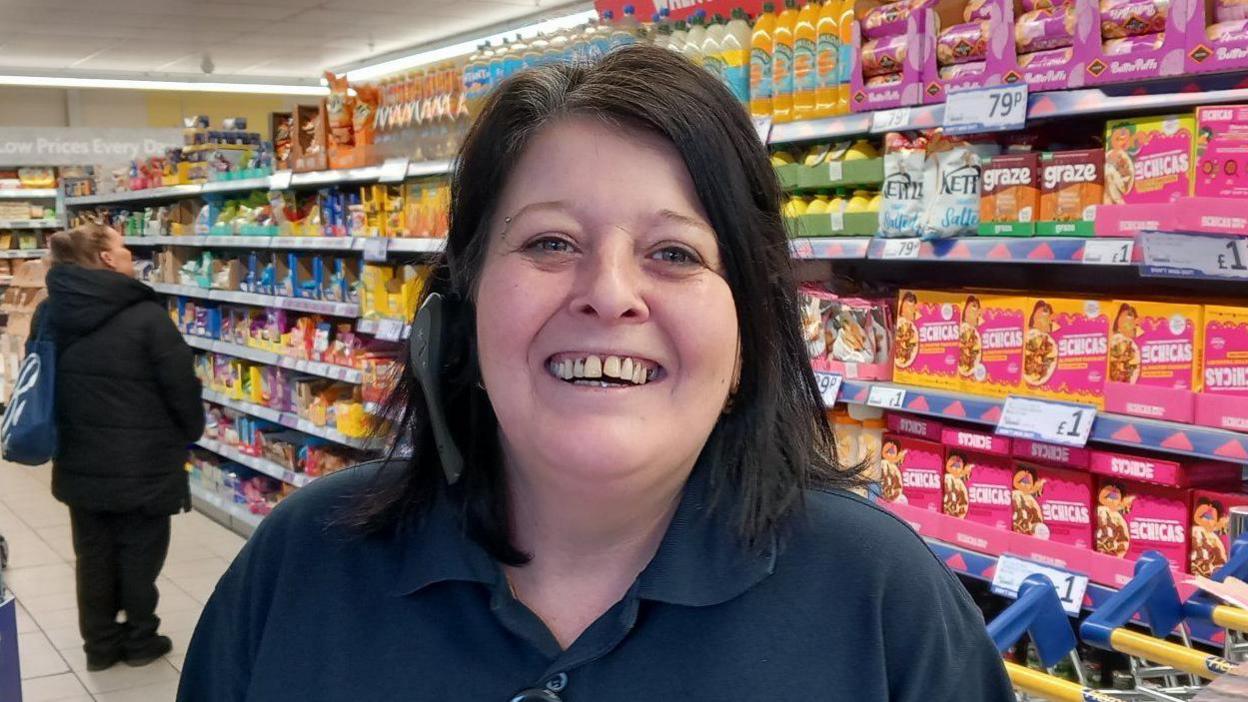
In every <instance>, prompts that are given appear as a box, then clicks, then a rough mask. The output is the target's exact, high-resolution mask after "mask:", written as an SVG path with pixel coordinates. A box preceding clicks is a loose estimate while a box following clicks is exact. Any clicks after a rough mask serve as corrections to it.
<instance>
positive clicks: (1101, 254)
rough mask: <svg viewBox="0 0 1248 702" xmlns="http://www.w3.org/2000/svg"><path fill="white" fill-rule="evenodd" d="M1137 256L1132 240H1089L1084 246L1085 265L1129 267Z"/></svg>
mask: <svg viewBox="0 0 1248 702" xmlns="http://www.w3.org/2000/svg"><path fill="white" fill-rule="evenodd" d="M1134 255H1135V241H1133V240H1131V239H1126V240H1122V239H1089V240H1088V241H1087V242H1085V243H1084V245H1083V261H1082V262H1083V263H1085V264H1088V265H1098V266H1129V265H1131V258H1132V256H1134Z"/></svg>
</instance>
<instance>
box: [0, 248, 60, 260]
mask: <svg viewBox="0 0 1248 702" xmlns="http://www.w3.org/2000/svg"><path fill="white" fill-rule="evenodd" d="M46 255H48V250H47V249H13V250H11V251H9V250H6V251H0V258H43V257H44V256H46Z"/></svg>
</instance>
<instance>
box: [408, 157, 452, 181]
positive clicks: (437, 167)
mask: <svg viewBox="0 0 1248 702" xmlns="http://www.w3.org/2000/svg"><path fill="white" fill-rule="evenodd" d="M453 170H455V162H454V161H450V160H442V161H418V162H416V163H409V164H408V166H407V177H408V178H420V177H423V176H434V175H446V174H448V173H450V172H451V171H453Z"/></svg>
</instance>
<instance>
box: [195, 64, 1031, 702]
mask: <svg viewBox="0 0 1248 702" xmlns="http://www.w3.org/2000/svg"><path fill="white" fill-rule="evenodd" d="M452 200H453V201H452V212H451V231H450V237H449V240H448V244H447V256H446V258H445V260H443V261H441V262H440V263H439V264H438V266H437V268H436V271H435V274H434V276H433V277H432V280H431V283H430V286H429V290H428V291H426V294H427V295H428V296H430V298H429V299H430V300H431V302H430V306H429V307H428V308H426V310H424V311H422V314H421V315H420V316H418V319H417V324H416V325H415V328H416V329H418V330H420V331H419V332H414V334H413V336H414V337H416V338H417V341H416V342H414V346H413V362H414V366H413V367H412V368H409V373H407V374H405V379H404V381H403V382H402V383H401V384H400V386H399V388H398V389H397V391H396V394H395V396H394V399H393V404H394V408H393V409H394V412H395V414H397V415H398V416H400V417H401V421H400V422H399V426H402V427H403V428H404V430H405V431H407V432H410V436H409V438H410V443H411V445H412V447H413V452H412V457H411V458H410V459H408V460H403V459H398V458H392V459H391V460H389V461H386V462H383V463H380V464H374V465H369V466H361V467H359V468H357V469H354V470H351V471H345V472H343V473H340V474H338V475H335V476H332V477H329V478H325V479H322V480H318V481H316V483H314V484H312V485H310V486H308V487H307V488H304V489H302V490H300V491H299V492H298V493H297V494H296V495H294V496H292V497H291V498H289V499H288V500H286V501H284V502H283V503H282V504H281V506H280V507H279V508H278V509H277V510H275V511H274V513H273V514H272V515H271V516H270V517H269V518H267V519H266V520H265V521H264V523H263V524H262V526H261V528H260V529H259V530H258V531H257V533H256V535H255V536H254V537H253V539H252V541H251V543H250V544H249V545H248V547H247V548H246V549H245V550H244V552H243V553H242V554H241V555H240V556H239V560H238V561H237V562H236V563H235V564H234V566H233V567H232V568H231V570H230V572H229V573H227V575H226V576H225V578H224V579H223V580H222V582H221V584H220V585H219V586H218V589H217V591H216V593H215V594H214V595H213V598H212V601H211V602H210V603H209V604H208V607H207V608H206V610H205V612H204V615H203V620H202V621H201V624H200V626H199V629H198V630H197V632H196V635H195V639H194V641H193V642H192V645H191V649H190V651H189V654H188V656H187V659H186V664H185V668H184V670H183V680H182V686H181V690H180V694H179V699H181V700H184V701H186V702H189V701H192V700H213V701H214V702H218V701H221V700H265V701H266V702H268V701H270V700H296V699H334V700H336V699H348V698H351V697H355V698H359V699H368V700H400V699H455V700H474V701H475V700H499V701H500V702H505V701H506V700H513V701H520V702H524V701H530V702H531V701H535V700H547V701H549V700H566V701H573V700H585V701H588V700H593V702H614V701H615V700H638V699H645V700H708V701H709V700H725V699H732V700H738V699H740V700H746V699H766V700H774V701H778V702H780V701H786V702H787V701H796V700H803V701H805V700H833V701H840V700H846V701H848V700H920V699H923V700H945V699H958V700H967V701H971V702H975V701H978V700H1007V699H1012V695H1011V693H1010V689H1009V683H1008V680H1007V679H1006V678H1005V676H1004V673H1003V670H1002V667H1001V664H1000V661H999V659H998V657H997V654H996V652H995V650H994V649H993V647H992V644H991V643H990V642H989V640H988V638H987V635H986V633H985V631H984V627H983V622H982V619H980V618H979V614H978V611H977V610H976V609H975V606H974V604H973V603H972V602H971V601H970V599H969V597H968V596H967V594H966V592H965V591H963V590H962V589H961V586H960V584H959V583H958V582H957V580H956V579H955V578H954V577H953V576H952V575H951V574H950V573H949V572H948V571H947V570H946V569H945V568H944V566H943V565H942V564H941V563H940V562H939V561H937V560H936V559H935V557H934V556H933V555H932V554H931V553H930V552H929V551H927V550H926V547H925V546H924V545H923V543H922V541H921V540H920V539H919V538H918V537H917V536H916V535H915V534H914V533H913V532H911V531H910V530H909V529H908V528H907V527H906V526H905V525H904V524H902V523H900V522H899V521H897V520H896V519H895V518H893V517H891V516H890V515H889V514H888V513H886V512H884V511H882V510H879V509H877V508H876V507H874V506H872V505H871V504H870V503H868V502H866V501H864V500H861V499H859V498H858V497H856V496H855V495H852V494H850V493H849V492H847V491H845V490H844V489H843V488H847V487H855V486H857V485H859V484H861V482H862V478H860V477H859V475H858V473H859V471H858V469H857V468H856V467H853V466H844V465H840V464H839V463H838V461H837V457H836V455H835V449H834V444H833V441H832V440H831V437H830V434H829V430H828V427H827V424H826V422H825V420H824V419H823V408H822V404H821V400H820V396H819V392H818V390H817V387H816V385H815V382H814V377H813V374H812V372H811V369H810V366H809V365H808V363H807V361H806V356H805V349H804V344H803V342H802V339H801V336H800V333H799V318H798V309H797V304H796V285H795V282H794V279H793V273H792V270H791V267H790V260H789V256H788V247H787V240H786V237H785V232H784V229H783V225H782V223H781V220H780V217H779V209H780V202H779V200H780V189H779V186H778V184H777V182H776V179H775V176H774V174H773V173H772V171H771V169H770V166H769V164H768V160H767V156H766V153H765V150H764V148H763V146H762V144H760V143H759V142H758V140H757V137H756V136H755V133H754V130H753V127H752V125H751V123H750V121H749V119H748V117H747V116H746V115H745V113H744V111H743V110H742V109H741V107H740V106H739V104H738V103H737V102H736V101H735V100H734V99H733V98H732V96H731V95H730V94H729V93H728V92H727V90H726V89H725V88H723V87H722V86H721V85H720V84H719V83H718V82H717V81H716V80H715V79H714V78H712V77H710V76H709V75H708V74H706V73H705V72H704V71H702V70H701V69H699V68H698V67H696V66H694V65H692V64H691V63H689V62H688V61H686V60H685V59H683V58H682V57H680V56H678V55H676V54H673V53H671V52H666V51H662V50H658V49H654V48H649V47H629V48H624V49H620V50H617V51H615V52H613V53H611V54H609V55H608V56H607V57H606V58H605V59H603V60H602V61H601V62H600V63H598V64H596V65H593V66H572V67H568V66H546V67H542V68H539V69H536V70H533V71H529V72H525V73H522V74H519V75H518V76H516V77H514V78H512V79H510V80H508V81H507V82H506V83H504V84H503V85H502V86H501V87H500V88H499V89H498V90H497V92H496V93H495V94H494V95H493V96H492V97H491V98H490V99H489V100H488V102H487V104H486V105H485V106H484V108H483V110H482V113H481V115H480V116H479V118H478V119H477V122H476V124H475V125H474V127H473V129H472V131H471V133H470V134H469V136H468V139H467V141H466V142H465V145H464V147H463V151H462V153H461V156H460V159H459V162H458V169H457V172H456V175H455V181H454V185H453V196H452ZM434 294H436V295H437V297H433V295H434ZM433 310H437V315H440V319H436V320H435V317H434V316H433V315H434V312H433ZM426 315H428V316H426ZM435 321H436V323H435ZM430 349H436V350H437V352H436V353H434V352H433V351H430ZM430 364H432V370H433V371H434V372H433V373H424V372H423V370H422V369H424V368H425V367H428V366H429V365H430ZM417 371H420V372H417ZM418 378H419V379H420V380H419V382H418V380H417V379H418ZM435 385H436V387H435ZM461 455H462V459H461V458H460V456H461ZM461 462H462V471H461V466H460V465H459V464H460V463H461ZM448 478H451V479H449V480H448ZM309 648H311V649H315V650H330V649H332V650H334V651H335V652H336V653H335V655H334V656H332V657H330V658H328V659H324V658H318V657H311V656H306V655H303V653H301V652H302V651H306V650H308V649H309Z"/></svg>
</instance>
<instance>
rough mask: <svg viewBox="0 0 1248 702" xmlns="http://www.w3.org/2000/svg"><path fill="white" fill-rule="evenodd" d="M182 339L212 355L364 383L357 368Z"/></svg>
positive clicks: (190, 337) (202, 339) (195, 338)
mask: <svg viewBox="0 0 1248 702" xmlns="http://www.w3.org/2000/svg"><path fill="white" fill-rule="evenodd" d="M183 338H184V339H186V343H187V344H188V345H190V346H191V347H192V348H197V349H200V350H202V351H211V352H212V353H219V354H224V355H226V356H234V357H236V358H245V359H247V360H249V361H255V362H256V363H263V364H266V365H270V366H278V367H281V368H286V369H288V370H293V371H298V372H300V373H308V374H309V375H318V376H320V377H322V378H329V379H330V380H341V381H343V382H347V383H353V384H356V385H359V384H360V383H362V382H364V371H361V370H360V369H358V368H348V367H346V366H339V365H335V364H333V363H322V362H320V361H309V360H305V359H302V358H292V357H290V356H286V355H283V354H280V353H275V352H273V351H264V350H262V349H254V348H252V347H250V346H244V345H242V344H233V343H230V342H227V341H218V340H216V339H208V338H205V337H202V336H195V335H193V334H184V335H183Z"/></svg>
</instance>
